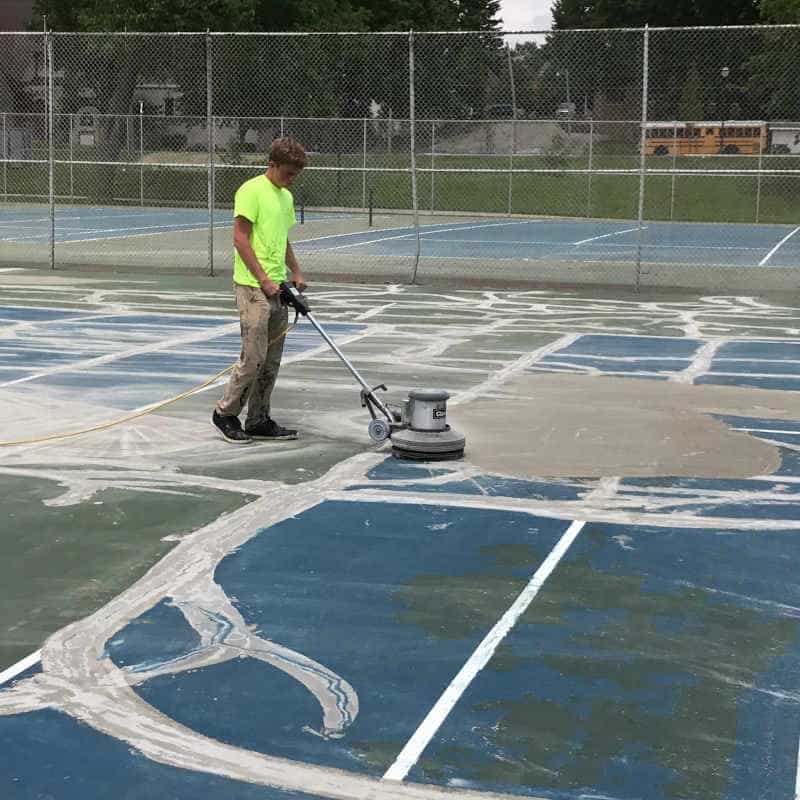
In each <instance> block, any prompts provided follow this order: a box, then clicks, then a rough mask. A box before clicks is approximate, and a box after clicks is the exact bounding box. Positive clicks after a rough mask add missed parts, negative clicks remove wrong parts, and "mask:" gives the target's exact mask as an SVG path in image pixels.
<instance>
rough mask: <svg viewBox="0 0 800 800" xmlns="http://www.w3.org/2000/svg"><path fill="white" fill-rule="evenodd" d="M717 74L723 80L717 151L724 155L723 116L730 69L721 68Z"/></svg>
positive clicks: (725, 108) (724, 114)
mask: <svg viewBox="0 0 800 800" xmlns="http://www.w3.org/2000/svg"><path fill="white" fill-rule="evenodd" d="M719 74H720V75H722V80H723V85H722V86H723V90H722V93H721V94H722V96H721V97H720V101H721V107H722V108H721V111H722V114H720V116H721V117H722V119H721V120H720V126H719V151H720V153H724V152H725V116H726V114H727V110H728V107H727V105H726V100H727V96H728V77H729V76H730V74H731V68H730V67H722V69H720V71H719Z"/></svg>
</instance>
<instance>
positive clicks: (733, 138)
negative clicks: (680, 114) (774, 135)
mask: <svg viewBox="0 0 800 800" xmlns="http://www.w3.org/2000/svg"><path fill="white" fill-rule="evenodd" d="M645 143H646V144H645V147H646V153H647V155H649V156H666V155H678V156H693V155H716V154H719V153H726V154H730V155H734V154H736V153H744V154H749V155H752V154H753V153H761V152H763V151H765V150H766V149H767V123H766V122H761V121H752V120H745V121H739V120H725V121H724V122H719V121H717V122H648V123H646V126H645Z"/></svg>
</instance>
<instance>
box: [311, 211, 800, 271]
mask: <svg viewBox="0 0 800 800" xmlns="http://www.w3.org/2000/svg"><path fill="white" fill-rule="evenodd" d="M798 230H800V228H796V227H794V226H789V225H749V224H740V225H739V224H700V223H680V222H670V223H666V222H648V223H647V224H646V227H645V228H643V229H642V231H641V234H640V233H639V231H638V229H637V227H636V223H635V222H634V223H632V222H631V221H624V220H623V221H619V222H614V221H601V220H585V221H584V220H552V219H530V220H519V219H510V220H505V221H495V220H486V221H481V222H464V223H456V224H454V223H442V224H436V225H425V226H423V228H422V232H421V235H420V238H421V246H422V251H423V254H424V255H425V256H428V257H434V258H457V259H482V260H487V259H500V260H503V259H513V260H520V259H522V260H524V259H528V260H531V261H546V260H555V261H578V262H587V263H590V262H614V261H631V260H634V261H635V260H636V256H637V252H638V251H639V248H640V247H641V260H642V261H643V262H645V263H654V264H656V263H670V264H709V265H710V264H715V265H723V266H724V265H727V266H772V267H797V266H800V235H796V234H797V232H798ZM640 235H641V242H640V240H639V237H640ZM416 246H417V236H416V233H415V231H414V230H413V228H410V227H408V228H397V229H385V230H365V231H361V232H358V233H348V234H340V235H329V236H322V237H318V238H313V239H306V240H305V241H302V242H298V249H299V250H300V251H312V252H313V251H318V250H335V251H340V252H342V253H354V254H355V253H358V254H361V255H372V256H413V255H414V253H415V251H416Z"/></svg>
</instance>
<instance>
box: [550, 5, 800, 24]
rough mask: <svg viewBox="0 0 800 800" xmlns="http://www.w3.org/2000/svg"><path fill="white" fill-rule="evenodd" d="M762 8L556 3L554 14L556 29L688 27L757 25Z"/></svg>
mask: <svg viewBox="0 0 800 800" xmlns="http://www.w3.org/2000/svg"><path fill="white" fill-rule="evenodd" d="M773 1H774V2H785V3H789V2H793V0H773ZM758 8H759V3H758V0H728V2H726V3H719V2H716V0H675V1H674V2H672V3H664V2H661V0H555V2H554V3H553V5H552V12H553V27H554V28H632V27H641V26H644V25H650V26H651V27H662V26H663V27H668V26H674V27H684V26H689V25H748V24H751V23H756V22H758V20H759V14H758Z"/></svg>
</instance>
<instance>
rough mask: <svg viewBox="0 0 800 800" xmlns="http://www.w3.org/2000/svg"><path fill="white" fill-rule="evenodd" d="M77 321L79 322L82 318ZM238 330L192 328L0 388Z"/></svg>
mask: <svg viewBox="0 0 800 800" xmlns="http://www.w3.org/2000/svg"><path fill="white" fill-rule="evenodd" d="M78 321H79V322H80V321H82V320H78ZM238 330H239V323H238V322H229V323H224V324H222V325H213V326H211V325H210V326H209V327H208V328H201V329H200V330H193V331H191V332H190V333H187V334H184V335H182V336H175V337H173V338H171V339H156V340H154V341H151V342H148V343H147V344H141V345H138V346H136V347H131V348H128V349H127V350H120V351H118V352H115V353H107V354H106V355H102V356H96V357H94V358H88V359H84V360H83V361H80V360H78V361H73V362H69V363H68V364H59V365H58V366H55V367H50V368H48V369H43V370H42V371H41V372H37V373H34V374H33V375H26V376H25V377H24V378H17V379H16V380H12V381H4V382H2V383H0V389H4V388H6V387H7V386H15V385H16V384H18V383H28V382H29V381H35V380H37V379H38V378H45V377H47V376H48V375H55V374H56V373H60V372H83V371H85V370H87V369H89V368H91V367H97V366H100V365H103V364H110V363H112V362H114V361H119V360H120V359H124V358H130V357H131V356H137V355H143V354H150V353H158V352H161V351H163V350H170V349H171V348H173V347H176V346H178V345H187V344H194V343H195V342H204V341H208V340H211V339H217V338H219V337H220V336H224V335H226V334H228V333H234V332H235V331H238Z"/></svg>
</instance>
